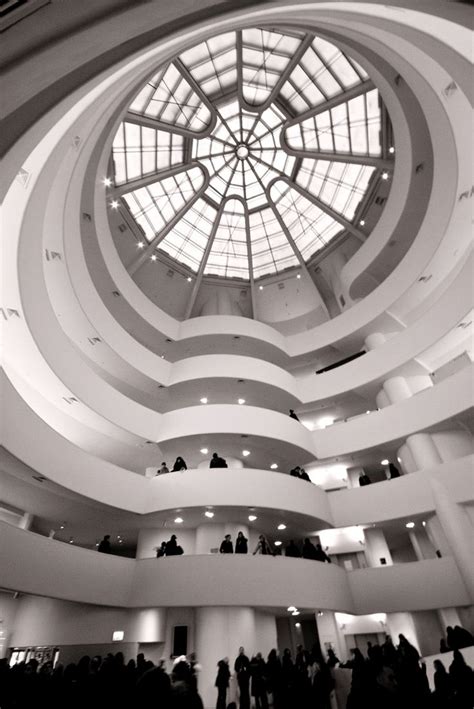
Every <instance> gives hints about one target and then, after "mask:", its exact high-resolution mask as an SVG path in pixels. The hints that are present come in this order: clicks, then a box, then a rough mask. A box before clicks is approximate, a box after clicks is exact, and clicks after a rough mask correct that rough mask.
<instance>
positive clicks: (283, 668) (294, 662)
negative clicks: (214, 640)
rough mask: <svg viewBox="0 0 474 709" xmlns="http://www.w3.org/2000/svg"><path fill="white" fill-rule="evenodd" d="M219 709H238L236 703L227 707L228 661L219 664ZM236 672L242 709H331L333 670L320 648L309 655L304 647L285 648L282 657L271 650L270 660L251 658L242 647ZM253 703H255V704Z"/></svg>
mask: <svg viewBox="0 0 474 709" xmlns="http://www.w3.org/2000/svg"><path fill="white" fill-rule="evenodd" d="M217 668H218V669H217V677H216V682H215V685H216V688H217V704H216V709H230V708H232V709H236V707H237V704H236V703H231V704H227V699H228V691H229V686H230V678H231V674H232V670H231V667H230V664H229V658H227V657H225V658H223V659H222V660H219V662H218V664H217ZM233 669H234V672H235V677H236V680H237V686H238V706H239V709H250V707H251V706H253V707H255V709H268V707H269V705H270V704H271V705H272V706H273V707H274V709H310V707H311V709H313V708H317V709H329V708H330V699H329V697H330V694H331V691H332V689H333V687H334V681H333V679H332V676H331V673H330V670H329V667H328V665H327V664H326V662H325V661H324V659H323V657H322V655H321V652H320V650H319V645H314V647H313V649H312V651H311V652H308V651H307V650H305V649H304V648H303V646H302V645H298V646H297V648H296V655H295V657H294V658H293V656H292V653H291V650H289V649H288V648H285V650H284V651H283V653H282V655H281V657H280V655H279V653H278V651H277V650H275V649H273V650H270V652H269V654H268V657H267V659H266V660H265V659H264V658H263V655H262V653H260V652H257V653H256V654H255V655H253V656H252V657H251V658H249V657H248V656H247V655H246V654H245V649H244V648H243V647H241V648H239V654H238V655H237V657H236V659H235V661H234V664H233ZM252 700H253V702H252Z"/></svg>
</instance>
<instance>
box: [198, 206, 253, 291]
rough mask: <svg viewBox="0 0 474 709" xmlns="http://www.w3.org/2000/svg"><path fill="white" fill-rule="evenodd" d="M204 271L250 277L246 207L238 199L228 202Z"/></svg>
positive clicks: (206, 272)
mask: <svg viewBox="0 0 474 709" xmlns="http://www.w3.org/2000/svg"><path fill="white" fill-rule="evenodd" d="M204 273H205V274H212V275H216V276H223V277H226V278H245V279H248V277H249V270H248V255H247V235H246V230H245V215H244V208H243V205H242V203H241V202H239V201H237V200H229V201H228V202H226V205H225V208H224V211H223V212H222V215H221V219H220V221H219V225H218V227H217V230H216V234H215V237H214V241H213V243H212V247H211V251H210V253H209V257H208V259H207V263H206V267H205V269H204Z"/></svg>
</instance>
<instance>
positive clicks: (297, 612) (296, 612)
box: [291, 611, 300, 615]
mask: <svg viewBox="0 0 474 709" xmlns="http://www.w3.org/2000/svg"><path fill="white" fill-rule="evenodd" d="M299 614H300V612H299V611H293V613H292V614H291V615H299Z"/></svg>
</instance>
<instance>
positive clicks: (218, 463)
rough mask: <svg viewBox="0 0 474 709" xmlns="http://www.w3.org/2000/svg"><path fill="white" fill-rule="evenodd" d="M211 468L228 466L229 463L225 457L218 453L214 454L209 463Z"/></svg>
mask: <svg viewBox="0 0 474 709" xmlns="http://www.w3.org/2000/svg"><path fill="white" fill-rule="evenodd" d="M209 467H210V468H227V463H226V461H225V459H224V458H221V457H220V455H218V454H217V453H213V454H212V458H211V462H210V463H209Z"/></svg>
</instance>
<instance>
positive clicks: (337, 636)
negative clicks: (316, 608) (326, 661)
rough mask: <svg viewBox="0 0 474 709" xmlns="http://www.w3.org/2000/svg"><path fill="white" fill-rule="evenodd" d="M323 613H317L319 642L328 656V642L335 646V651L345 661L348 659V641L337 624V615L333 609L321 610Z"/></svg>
mask: <svg viewBox="0 0 474 709" xmlns="http://www.w3.org/2000/svg"><path fill="white" fill-rule="evenodd" d="M321 612H322V615H319V614H318V613H316V625H317V626H318V635H319V642H320V644H321V650H322V651H323V654H324V656H325V657H327V644H329V643H330V644H331V645H333V646H334V652H335V653H336V655H337V656H338V658H339V659H340V660H341V662H343V661H344V660H346V659H347V653H346V642H345V640H344V635H343V634H342V632H341V629H340V628H339V625H338V624H337V621H336V617H335V615H334V612H333V611H321Z"/></svg>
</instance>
